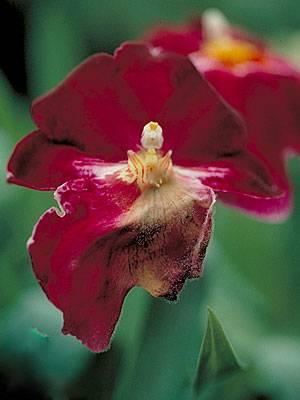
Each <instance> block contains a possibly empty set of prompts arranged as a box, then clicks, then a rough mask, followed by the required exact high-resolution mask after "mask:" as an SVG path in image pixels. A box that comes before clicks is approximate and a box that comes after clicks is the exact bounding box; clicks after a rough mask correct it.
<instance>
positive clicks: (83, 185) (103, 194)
mask: <svg viewBox="0 0 300 400" xmlns="http://www.w3.org/2000/svg"><path fill="white" fill-rule="evenodd" d="M121 187H122V188H121ZM122 189H123V190H124V189H125V190H126V196H124V198H123V202H122V201H121V200H122V199H120V198H119V196H120V191H121V190H122ZM137 195H138V192H137V190H136V188H135V186H133V185H130V186H128V185H123V184H121V183H114V184H113V185H111V184H109V183H108V182H106V181H104V180H99V179H97V180H95V179H94V180H84V179H82V180H77V181H73V182H70V183H66V184H65V185H64V186H62V187H61V188H60V189H59V190H58V194H57V196H58V197H59V200H60V202H61V205H62V207H63V208H64V210H65V215H64V216H61V215H58V214H57V210H56V209H54V208H53V209H50V210H48V211H47V212H46V213H45V214H44V215H43V216H42V217H41V218H40V220H39V222H38V224H37V225H36V228H35V230H34V232H33V236H32V238H31V239H30V241H29V246H28V248H29V252H30V255H31V258H32V264H33V269H34V272H35V274H36V276H37V278H38V280H39V282H40V284H41V286H42V287H43V289H44V291H45V293H46V294H47V296H48V298H49V300H50V301H51V302H53V303H54V304H55V305H56V307H58V308H59V309H60V310H62V311H63V313H64V328H63V331H64V333H71V334H72V335H74V336H76V337H77V338H79V339H80V340H81V341H82V342H83V343H84V344H85V345H86V346H88V347H89V348H90V349H91V350H93V351H103V350H104V349H106V348H107V347H108V345H109V342H110V338H111V335H112V332H113V330H114V327H115V324H116V323H117V320H118V318H119V314H120V311H121V307H122V303H123V300H124V297H125V296H126V294H127V292H128V291H129V289H130V288H131V287H132V286H133V285H134V282H133V279H132V277H131V276H130V274H129V271H128V269H124V270H122V266H121V265H120V266H119V268H118V265H117V264H116V263H113V262H111V260H110V257H116V254H112V250H111V249H110V248H111V244H112V243H113V241H114V238H117V236H118V233H119V231H118V228H117V226H118V221H119V219H120V218H121V217H122V215H123V214H124V213H126V212H127V211H128V209H129V208H130V206H131V205H132V203H133V201H134V200H135V199H136V197H137Z"/></svg>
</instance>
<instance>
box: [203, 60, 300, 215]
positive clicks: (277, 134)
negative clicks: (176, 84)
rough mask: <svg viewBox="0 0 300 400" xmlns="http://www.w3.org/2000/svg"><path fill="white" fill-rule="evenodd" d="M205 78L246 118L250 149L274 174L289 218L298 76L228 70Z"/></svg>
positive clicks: (297, 139)
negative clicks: (290, 159) (290, 154)
mask: <svg viewBox="0 0 300 400" xmlns="http://www.w3.org/2000/svg"><path fill="white" fill-rule="evenodd" d="M205 75H206V77H207V79H208V80H209V81H210V82H211V83H212V84H213V85H214V86H215V87H216V89H217V90H218V91H219V92H220V93H221V94H222V95H223V97H224V98H225V99H226V100H227V101H228V102H229V103H230V104H231V105H232V106H234V107H235V108H236V109H237V110H238V111H239V112H240V113H241V114H242V115H243V117H244V118H245V121H246V122H247V127H248V134H249V146H248V147H249V149H250V151H251V152H252V153H253V154H255V156H256V157H257V158H260V159H262V160H263V161H264V163H265V165H267V167H268V169H269V170H270V171H271V173H272V175H273V181H274V184H276V185H277V186H278V187H279V188H280V189H281V191H282V194H283V196H281V200H280V198H278V201H279V202H280V201H282V204H281V206H280V204H279V207H281V209H282V211H283V215H282V216H283V217H284V216H287V215H288V212H289V210H290V209H291V204H292V192H291V189H290V187H289V182H288V177H287V172H286V166H285V155H286V154H287V152H288V151H292V152H296V153H298V154H299V153H300V119H299V116H298V110H299V109H300V79H299V76H298V74H296V73H295V72H294V71H293V70H292V69H291V68H289V67H288V66H286V71H285V75H279V74H276V73H272V72H271V71H264V70H261V71H259V70H257V71H256V72H249V73H248V74H246V75H244V76H238V75H235V74H234V73H231V72H229V71H224V70H210V71H207V72H206V74H205ZM228 196H229V195H228ZM228 196H227V197H228ZM274 200H275V199H274ZM268 204H269V205H270V202H269V203H268ZM268 207H269V206H266V209H267V208H268ZM284 210H285V211H284Z"/></svg>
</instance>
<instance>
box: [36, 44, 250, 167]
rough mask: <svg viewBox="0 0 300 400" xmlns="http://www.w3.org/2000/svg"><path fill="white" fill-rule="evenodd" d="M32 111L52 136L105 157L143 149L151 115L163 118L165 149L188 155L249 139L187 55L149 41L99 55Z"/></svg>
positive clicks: (198, 156)
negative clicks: (152, 45)
mask: <svg viewBox="0 0 300 400" xmlns="http://www.w3.org/2000/svg"><path fill="white" fill-rule="evenodd" d="M32 113H33V118H34V120H35V122H36V123H37V124H38V126H39V127H40V129H41V130H42V131H43V132H45V133H46V134H47V136H48V137H49V138H52V139H53V138H55V140H57V141H59V142H61V141H62V142H64V141H68V142H70V143H73V144H74V145H76V146H77V147H78V148H79V149H81V150H83V151H87V152H92V153H93V154H97V155H98V156H99V157H100V158H101V159H102V160H105V161H117V160H121V159H124V154H125V152H126V151H127V150H128V149H135V148H136V146H137V144H139V143H140V137H141V132H142V129H143V126H144V125H145V124H146V123H148V122H149V121H150V120H154V121H158V122H159V123H160V124H161V126H162V128H163V130H164V137H165V142H164V143H165V144H164V146H165V149H166V150H169V149H173V150H174V155H175V157H177V158H178V161H180V162H181V161H184V160H186V161H189V162H199V161H201V160H203V157H205V159H204V160H207V159H211V158H213V159H214V158H216V157H217V156H218V155H219V153H220V152H230V153H231V152H234V151H236V149H239V148H240V147H241V146H242V144H243V142H244V136H243V128H242V127H241V126H240V121H239V119H238V118H237V117H236V115H234V114H233V113H232V111H231V110H230V109H228V107H227V106H226V105H225V104H224V103H223V102H222V101H221V100H220V98H219V97H218V95H217V94H216V93H215V92H214V91H213V90H212V89H211V87H210V86H209V85H208V84H207V82H206V81H205V80H204V79H203V78H202V77H201V76H199V73H197V72H196V70H195V69H194V67H193V66H192V64H191V62H190V61H189V60H188V59H187V58H186V57H181V56H178V55H175V54H168V53H164V54H157V52H155V51H154V50H153V49H152V48H149V47H148V46H146V45H144V44H133V43H128V44H125V45H123V46H122V47H121V48H120V49H119V50H118V51H117V52H116V54H115V57H114V58H112V57H110V56H107V55H103V54H102V55H96V56H94V57H91V58H90V59H88V60H87V61H86V62H85V63H83V64H82V65H81V66H79V67H78V68H77V69H76V70H75V71H73V72H72V73H71V74H70V75H69V77H68V78H67V79H66V80H65V81H64V82H63V83H62V84H61V85H59V86H58V87H57V88H56V89H55V90H53V91H52V92H50V93H48V94H47V95H45V96H43V97H42V98H40V99H37V100H36V101H35V102H34V103H33V107H32ZM195 146H196V149H197V150H195ZM177 150H178V151H177ZM174 161H175V162H177V159H176V160H175V159H174Z"/></svg>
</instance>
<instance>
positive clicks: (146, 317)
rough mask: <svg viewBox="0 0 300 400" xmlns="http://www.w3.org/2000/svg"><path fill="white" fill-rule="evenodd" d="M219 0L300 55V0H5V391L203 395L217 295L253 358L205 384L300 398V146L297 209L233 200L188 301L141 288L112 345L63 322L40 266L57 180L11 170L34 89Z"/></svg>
mask: <svg viewBox="0 0 300 400" xmlns="http://www.w3.org/2000/svg"><path fill="white" fill-rule="evenodd" d="M207 7H219V8H220V9H221V10H223V11H224V12H225V14H226V15H227V16H228V18H230V20H231V21H232V22H234V23H238V24H240V25H244V26H245V27H247V28H249V29H250V30H252V31H254V32H256V33H258V34H261V35H264V36H266V37H267V38H268V40H270V42H271V43H272V44H273V46H274V47H277V48H278V50H280V51H281V52H282V53H283V54H285V55H287V56H288V57H290V58H291V60H293V61H294V62H295V63H298V65H299V66H300V4H299V0H265V1H261V0H252V1H249V0H235V1H232V0H219V1H209V0H206V1H205V0H203V1H201V0H199V1H196V0H185V1H183V0H164V1H161V0H152V1H151V2H150V1H149V0H148V1H146V0H139V1H137V0H136V1H125V0H123V1H122V0H110V1H101V0H90V1H88V0H86V1H80V0H59V1H58V0H57V1H56V0H32V1H25V0H23V1H22V0H19V1H17V0H15V1H7V0H1V4H0V33H1V56H0V68H1V70H0V168H1V176H2V179H1V195H0V393H1V397H0V398H1V399H15V398H30V399H44V398H45V399H47V398H50V399H105V400H109V399H113V400H123V399H133V400H161V399H162V400H176V399H180V400H181V399H185V398H190V397H186V394H185V393H184V385H185V384H186V383H187V382H189V381H190V380H191V378H192V377H193V374H194V373H195V366H196V362H197V358H198V354H199V348H200V344H201V340H202V338H203V334H204V328H205V321H206V306H207V305H210V306H212V307H213V309H214V310H215V311H216V313H217V315H218V316H219V318H220V320H221V322H222V324H223V327H224V329H225V331H226V333H227V334H228V337H229V338H230V340H231V342H232V344H233V346H234V348H235V350H236V352H237V354H238V356H239V358H240V360H241V361H242V362H243V363H244V364H245V365H246V367H245V369H244V371H243V372H240V373H237V374H234V375H232V376H229V377H227V378H226V379H222V380H219V381H217V382H215V383H214V384H209V385H207V386H206V387H205V388H204V389H203V391H202V392H201V393H200V394H199V396H198V397H197V398H199V399H213V400H219V399H230V400H232V399H233V400H234V399H242V400H251V399H253V400H254V399H257V400H268V399H274V400H277V399H278V400H280V399H284V400H286V399H299V398H300V339H299V334H300V290H299V288H300V268H299V265H300V263H299V260H300V240H299V239H300V180H299V176H300V173H299V159H296V158H295V159H293V160H291V161H290V163H289V170H290V177H291V180H292V182H293V185H294V188H295V209H294V212H293V214H292V215H291V217H290V218H289V220H288V221H287V222H285V223H282V224H274V225H271V224H264V223H262V222H258V221H255V220H253V219H250V218H248V217H247V216H245V215H242V214H239V213H238V212H236V211H234V210H231V209H228V208H225V207H222V206H221V205H219V206H218V207H217V210H216V214H215V233H214V237H213V240H212V241H211V244H210V247H209V251H208V255H207V259H206V269H205V274H204V278H203V279H202V280H198V281H193V282H188V283H187V284H186V287H185V289H184V291H183V293H182V295H181V296H180V301H179V302H178V303H177V304H170V303H168V302H166V301H163V300H159V299H152V298H150V296H149V295H148V294H146V293H145V292H144V291H143V290H141V289H135V290H133V291H132V292H131V293H130V295H129V296H128V298H127V301H126V304H125V307H124V311H123V314H122V318H121V321H120V323H119V325H118V329H117V332H116V334H115V337H114V340H113V343H112V348H111V350H110V351H108V352H106V353H104V354H98V355H95V354H92V353H90V352H89V351H88V350H86V349H85V348H84V347H83V346H81V344H80V343H79V342H77V341H76V340H75V339H73V338H72V337H66V336H63V335H62V334H61V333H60V327H61V323H62V320H61V315H60V313H59V312H58V311H57V310H56V309H55V308H54V307H53V306H52V305H51V304H49V303H48V302H47V300H46V298H45V296H44V294H43V293H42V291H41V290H40V288H39V286H38V284H37V282H36V281H35V279H34V277H33V274H32V272H31V265H30V261H29V257H28V255H27V252H26V240H27V238H28V237H29V236H30V234H31V230H32V227H33V224H34V223H35V222H36V220H37V219H38V217H39V216H40V214H41V213H42V212H43V211H44V210H45V209H46V208H48V207H49V206H50V205H52V204H54V200H53V196H52V194H51V193H40V192H34V191H30V190H28V189H23V188H21V187H15V186H9V185H7V184H6V183H5V177H4V176H5V166H6V161H7V159H8V156H9V154H10V152H11V151H12V149H13V147H14V144H15V143H16V141H17V140H19V139H20V138H21V137H23V136H24V135H25V134H26V133H28V132H29V131H30V130H31V129H32V128H33V124H32V122H31V120H30V114H29V105H30V102H31V100H32V99H33V98H34V97H36V96H37V95H40V94H42V93H43V92H44V91H45V90H48V89H50V88H52V87H53V86H54V85H55V84H56V83H58V82H59V81H60V80H61V79H63V78H64V76H65V75H66V73H67V72H68V71H70V69H71V68H72V67H74V66H75V65H77V64H78V63H79V62H80V61H81V60H83V59H84V58H85V57H87V56H89V55H90V54H92V53H94V52H97V51H103V50H105V51H109V52H112V51H113V50H114V48H115V47H117V46H118V45H119V44H120V42H122V41H124V40H127V39H134V38H135V37H136V36H138V35H140V34H141V33H142V32H143V30H144V29H145V28H147V27H149V26H151V24H156V23H159V22H162V21H172V22H179V23H180V22H182V21H183V20H184V19H185V18H186V17H188V16H190V15H193V14H195V13H200V12H201V10H203V9H205V8H207ZM299 112H300V110H299ZM270 134H271V132H270Z"/></svg>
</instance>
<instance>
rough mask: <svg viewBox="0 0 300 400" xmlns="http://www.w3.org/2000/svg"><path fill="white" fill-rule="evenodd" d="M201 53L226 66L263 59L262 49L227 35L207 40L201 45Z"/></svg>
mask: <svg viewBox="0 0 300 400" xmlns="http://www.w3.org/2000/svg"><path fill="white" fill-rule="evenodd" d="M201 53H202V54H204V55H205V56H207V57H209V58H213V59H215V60H218V61H219V62H221V63H222V64H224V65H226V66H227V67H234V66H236V65H238V64H242V63H245V62H249V61H256V62H262V61H263V53H262V51H261V50H259V49H258V48H257V47H256V46H255V45H254V44H252V43H248V42H245V41H242V40H237V39H231V38H228V37H225V38H218V39H216V40H209V41H207V42H206V43H204V45H203V46H202V48H201Z"/></svg>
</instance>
